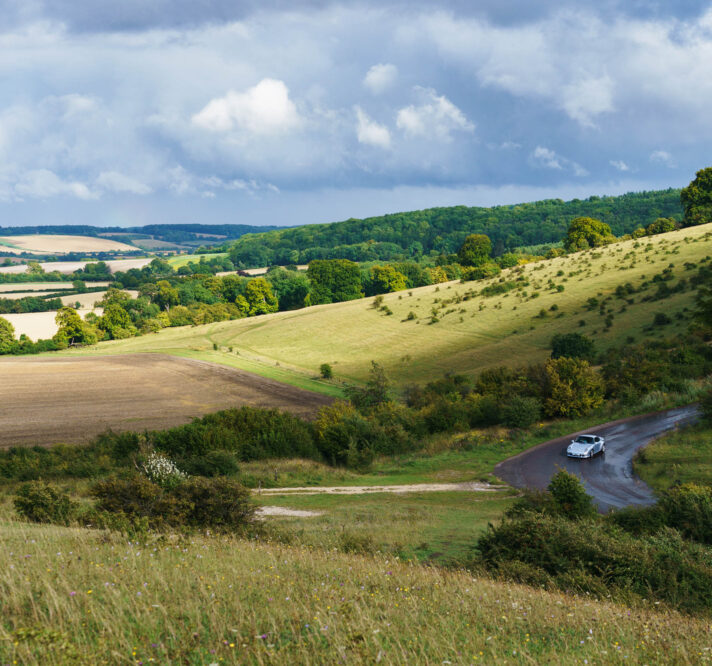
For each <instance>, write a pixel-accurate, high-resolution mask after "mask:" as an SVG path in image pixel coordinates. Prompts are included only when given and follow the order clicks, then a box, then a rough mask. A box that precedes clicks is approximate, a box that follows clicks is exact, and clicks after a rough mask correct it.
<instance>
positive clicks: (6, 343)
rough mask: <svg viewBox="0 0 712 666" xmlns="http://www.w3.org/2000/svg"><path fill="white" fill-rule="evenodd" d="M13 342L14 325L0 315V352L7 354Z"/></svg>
mask: <svg viewBox="0 0 712 666" xmlns="http://www.w3.org/2000/svg"><path fill="white" fill-rule="evenodd" d="M14 344H15V327H14V326H13V325H12V324H11V323H10V322H9V321H8V320H7V319H4V318H3V317H0V354H7V353H8V352H9V351H10V349H12V346H13V345H14Z"/></svg>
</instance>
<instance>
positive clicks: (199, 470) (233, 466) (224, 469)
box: [183, 451, 240, 476]
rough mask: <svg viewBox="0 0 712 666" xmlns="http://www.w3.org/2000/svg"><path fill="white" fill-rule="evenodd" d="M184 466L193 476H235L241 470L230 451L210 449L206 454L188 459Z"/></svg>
mask: <svg viewBox="0 0 712 666" xmlns="http://www.w3.org/2000/svg"><path fill="white" fill-rule="evenodd" d="M183 467H185V470H186V472H187V473H188V474H190V475H192V476H233V475H235V474H237V473H238V472H239V470H240V468H239V466H238V464H237V460H236V459H235V455H234V454H233V453H231V452H230V451H208V452H207V453H206V454H205V455H204V456H195V457H194V458H188V459H186V460H185V461H184V462H183Z"/></svg>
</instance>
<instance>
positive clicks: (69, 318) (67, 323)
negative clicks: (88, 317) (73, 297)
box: [52, 308, 97, 347]
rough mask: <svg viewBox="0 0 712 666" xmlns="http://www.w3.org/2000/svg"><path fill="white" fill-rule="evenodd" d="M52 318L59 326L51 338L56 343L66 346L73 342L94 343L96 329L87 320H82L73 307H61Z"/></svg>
mask: <svg viewBox="0 0 712 666" xmlns="http://www.w3.org/2000/svg"><path fill="white" fill-rule="evenodd" d="M54 320H55V322H56V323H57V326H58V327H59V328H58V330H57V332H56V333H55V334H54V337H53V338H52V339H53V340H54V341H55V342H56V343H57V344H59V345H61V346H63V347H66V346H68V345H74V344H85V345H93V344H94V343H96V340H97V335H96V331H95V330H94V328H93V327H92V326H90V325H89V324H88V323H87V322H85V321H82V318H81V317H80V316H79V314H78V313H77V311H76V310H75V309H74V308H62V309H61V310H59V312H57V315H56V317H55V318H54Z"/></svg>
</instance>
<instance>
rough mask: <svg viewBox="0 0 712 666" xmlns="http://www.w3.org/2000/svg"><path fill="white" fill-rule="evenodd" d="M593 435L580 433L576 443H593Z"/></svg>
mask: <svg viewBox="0 0 712 666" xmlns="http://www.w3.org/2000/svg"><path fill="white" fill-rule="evenodd" d="M593 441H594V440H593V436H592V435H579V436H578V437H577V438H576V443H577V444H593Z"/></svg>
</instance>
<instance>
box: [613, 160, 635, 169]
mask: <svg viewBox="0 0 712 666" xmlns="http://www.w3.org/2000/svg"><path fill="white" fill-rule="evenodd" d="M609 164H610V165H611V166H612V167H615V168H616V169H618V171H630V167H629V166H628V165H627V164H626V163H625V162H624V161H623V160H611V161H610V162H609Z"/></svg>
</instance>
